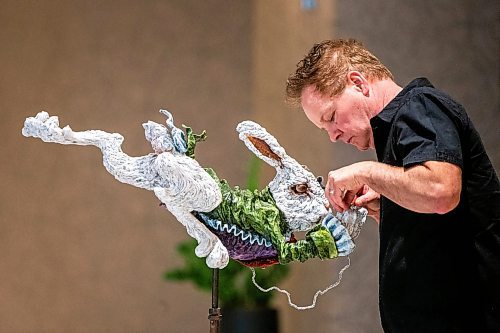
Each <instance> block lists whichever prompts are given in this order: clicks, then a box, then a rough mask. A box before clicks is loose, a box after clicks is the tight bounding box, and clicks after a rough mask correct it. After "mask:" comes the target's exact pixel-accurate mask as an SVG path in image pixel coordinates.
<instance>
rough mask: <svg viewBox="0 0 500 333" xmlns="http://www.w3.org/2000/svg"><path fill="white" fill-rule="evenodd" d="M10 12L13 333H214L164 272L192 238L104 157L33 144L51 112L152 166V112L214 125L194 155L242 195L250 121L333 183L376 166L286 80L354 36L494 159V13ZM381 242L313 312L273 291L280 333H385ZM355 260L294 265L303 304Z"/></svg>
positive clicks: (183, 6) (5, 268) (282, 5)
mask: <svg viewBox="0 0 500 333" xmlns="http://www.w3.org/2000/svg"><path fill="white" fill-rule="evenodd" d="M0 4H1V7H0V8H1V10H0V22H2V23H1V27H2V29H0V45H1V49H0V50H1V51H0V66H1V72H0V73H1V75H0V116H1V118H0V119H1V122H0V140H1V141H0V142H1V144H0V156H2V162H3V163H1V164H0V174H1V175H2V176H3V177H2V191H0V263H1V266H0V299H1V301H0V331H1V332H204V331H207V330H208V320H207V319H206V317H207V312H208V307H209V305H210V296H209V295H208V294H204V293H200V292H198V291H197V290H195V289H194V288H193V287H191V286H190V285H188V284H177V283H170V282H165V281H163V280H162V278H161V276H162V273H163V272H164V271H165V270H167V269H168V268H171V267H174V266H176V265H178V264H179V263H180V259H179V258H178V256H177V255H176V253H175V245H176V244H177V243H178V242H180V241H182V240H184V239H186V238H187V237H188V236H187V234H186V232H185V230H184V229H183V228H182V226H181V225H180V224H179V223H178V222H177V221H175V219H174V218H173V217H172V216H171V215H170V214H169V213H168V212H165V211H163V210H162V209H160V208H159V207H158V202H157V199H156V198H155V197H154V196H153V194H152V193H149V192H147V191H144V190H140V189H137V188H133V187H131V186H128V185H124V184H121V183H118V182H117V181H115V180H114V179H113V178H112V177H111V176H110V175H109V174H107V173H106V172H105V170H104V168H103V167H102V164H101V158H100V154H99V152H98V150H97V149H95V148H90V147H75V146H72V147H67V146H60V145H55V144H44V143H41V142H40V141H37V140H34V139H27V138H24V137H22V136H21V134H20V129H21V127H22V123H23V121H24V118H25V117H27V116H30V115H34V114H36V113H37V112H38V111H40V110H45V111H48V112H49V113H51V114H56V115H59V116H60V121H61V125H66V124H70V125H72V127H73V128H74V129H75V130H83V129H90V128H100V129H104V130H107V131H113V132H119V133H121V134H123V135H124V136H125V143H124V150H125V151H126V152H128V153H130V154H131V155H140V154H146V153H148V152H149V147H148V145H147V142H146V141H145V139H144V135H143V131H142V127H141V126H140V124H141V123H142V122H144V121H147V120H149V119H151V120H154V121H158V122H160V121H162V117H160V114H159V113H158V112H157V111H158V109H159V108H167V109H169V110H171V111H172V112H173V113H174V116H175V117H176V121H177V123H185V124H187V125H190V126H192V127H193V128H194V129H195V130H202V129H207V131H208V134H209V138H208V141H207V142H205V143H202V144H200V146H199V149H198V151H197V158H198V160H199V161H200V162H201V163H202V164H203V165H206V166H213V167H214V168H216V169H217V171H218V173H219V174H220V175H221V176H223V177H225V178H227V179H228V180H229V181H230V182H231V183H232V184H235V185H236V184H241V185H243V184H244V181H245V172H246V168H247V161H248V159H249V158H250V153H249V152H248V151H247V150H246V148H245V147H244V146H243V145H242V144H241V143H240V141H239V140H238V139H237V136H236V134H235V131H234V128H235V126H236V124H237V123H238V122H239V121H241V120H244V119H249V118H252V119H255V120H257V121H259V122H260V123H262V124H263V125H264V126H265V127H267V128H268V129H269V130H270V131H271V132H272V133H273V134H275V135H276V137H277V138H278V139H279V140H280V142H281V143H282V144H283V146H284V147H285V148H286V149H287V151H288V152H289V153H290V155H292V156H293V157H295V158H296V159H297V160H299V161H300V162H302V163H304V164H306V165H308V166H309V168H310V169H311V170H313V171H314V172H315V173H317V174H318V175H320V174H323V175H325V174H326V173H327V172H328V170H329V169H331V168H335V167H339V166H342V165H345V164H348V163H350V162H354V161H357V160H360V159H373V158H374V155H373V153H366V154H360V153H358V152H356V151H355V150H354V149H353V148H350V147H345V146H343V145H341V144H339V145H331V144H329V143H328V141H327V138H326V136H325V135H324V134H323V133H321V132H320V131H319V130H316V129H314V128H313V127H312V126H311V125H309V124H308V123H307V121H306V118H305V117H304V116H303V115H302V114H301V113H300V112H298V111H293V110H292V111H291V110H288V109H286V108H285V106H284V104H283V94H282V91H283V84H284V81H285V79H286V76H287V75H288V73H289V72H290V71H292V70H293V68H294V66H295V63H296V62H297V61H298V60H299V58H300V57H301V56H302V55H303V54H305V53H306V52H307V50H308V49H309V47H310V46H311V45H312V43H313V42H315V41H317V40H320V39H324V38H331V37H334V36H344V37H345V36H354V37H358V38H360V39H362V40H364V41H365V43H366V44H367V45H368V46H370V47H371V48H372V49H374V50H375V53H376V54H378V55H379V56H380V57H381V59H382V60H383V61H385V62H386V63H387V64H388V65H389V66H390V67H391V68H392V69H393V71H394V74H395V75H396V77H398V81H399V82H400V83H402V84H404V83H406V82H407V81H408V80H409V79H411V78H412V77H414V76H419V75H427V76H428V77H429V78H430V79H431V80H433V81H434V82H435V83H436V85H438V86H439V87H442V88H443V89H445V90H447V91H449V92H450V93H451V94H452V95H454V96H457V98H458V99H459V100H461V101H462V102H463V103H464V104H465V106H466V107H467V108H468V110H469V112H470V114H471V117H472V118H473V120H474V121H475V122H476V124H477V127H478V129H479V130H480V132H481V133H482V134H483V139H484V141H485V145H486V146H487V148H488V149H489V152H490V155H491V156H492V159H493V161H494V163H495V166H496V167H497V170H498V167H499V165H500V159H499V158H500V153H499V152H498V149H496V146H495V145H496V144H497V142H498V139H499V136H498V130H497V129H498V126H499V117H498V86H499V85H498V75H492V74H491V73H498V57H497V56H495V55H497V54H498V21H497V18H496V16H495V13H496V12H498V10H497V7H495V5H494V2H490V1H481V5H480V6H472V5H469V1H465V0H464V1H451V0H449V1H440V2H439V4H436V3H435V2H434V1H427V0H424V1H423V6H420V5H417V4H416V3H415V2H413V1H395V0H391V1H387V2H385V1H384V2H383V4H382V3H381V4H379V5H375V2H373V1H369V0H366V1H348V0H338V1H327V0H323V1H318V7H317V8H316V9H315V10H313V11H303V10H301V9H300V2H299V1H298V0H297V1H286V0H280V1H272V2H270V1H264V0H258V1H251V2H250V1H231V2H229V1H222V0H210V1H194V0H193V1H182V0H178V1H142V2H137V1H128V0H126V1H119V2H118V1H117V2H114V1H72V2H69V1H14V0H12V1H6V0H3V1H0ZM419 4H422V2H419ZM422 8H425V9H426V10H423V9H422ZM429 15H431V17H434V18H436V19H435V20H431V21H429V20H426V21H425V22H426V24H422V23H421V22H424V18H425V19H427V16H429ZM271 176H272V172H271V170H270V169H267V170H266V172H265V179H264V180H263V183H265V182H266V181H268V180H269V177H271ZM377 236H378V234H377V228H376V226H375V224H374V223H373V222H372V221H369V223H367V225H366V227H365V228H364V230H363V232H362V234H361V236H360V238H359V241H358V248H357V250H356V252H355V253H354V255H353V256H352V267H351V268H350V269H349V270H348V271H346V273H345V274H344V280H343V282H342V284H341V285H340V286H339V287H338V288H337V289H335V290H334V291H331V292H330V293H329V294H327V295H325V296H323V297H320V299H319V300H318V305H317V307H316V308H315V309H314V310H309V311H303V312H297V311H296V310H292V309H290V308H289V307H288V306H287V305H286V301H285V298H284V296H281V295H278V296H277V297H276V300H277V302H276V304H277V306H278V307H279V308H280V310H281V313H282V323H281V324H282V328H283V332H287V333H289V332H290V333H294V332H303V331H306V330H310V331H314V332H320V333H321V332H332V331H337V330H338V331H343V332H380V331H381V329H380V323H379V319H378V308H377V257H378V254H377V252H378V248H377V242H378V239H377ZM343 263H344V262H341V261H335V262H328V263H326V262H318V261H312V262H308V263H305V264H294V265H293V270H292V274H291V276H290V278H289V279H288V280H287V281H286V282H284V283H283V285H282V286H283V287H285V288H286V289H288V290H290V291H291V292H292V295H293V296H294V301H296V302H297V303H300V304H308V303H310V301H311V297H312V295H313V294H314V292H315V291H316V290H317V289H318V288H322V287H325V286H326V285H328V284H330V283H331V282H332V280H333V279H335V278H336V274H337V272H338V271H339V269H340V267H341V266H342V264H343ZM222 283H223V281H222ZM256 292H258V291H257V290H256Z"/></svg>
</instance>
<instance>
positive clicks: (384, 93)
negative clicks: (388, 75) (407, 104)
mask: <svg viewBox="0 0 500 333" xmlns="http://www.w3.org/2000/svg"><path fill="white" fill-rule="evenodd" d="M371 86H372V91H373V92H374V97H375V102H374V108H373V109H372V117H375V116H376V115H377V114H379V113H380V112H382V110H383V109H384V108H385V107H386V106H387V104H389V102H390V101H392V100H393V99H394V97H396V96H397V95H398V94H399V93H400V92H401V90H403V88H401V87H400V86H398V85H397V84H396V83H395V82H394V81H392V80H390V79H384V80H378V81H374V82H372V83H371Z"/></svg>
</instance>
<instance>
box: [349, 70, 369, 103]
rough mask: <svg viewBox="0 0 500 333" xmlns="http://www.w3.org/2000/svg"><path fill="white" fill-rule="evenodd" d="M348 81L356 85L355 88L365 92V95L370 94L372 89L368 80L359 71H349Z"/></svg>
mask: <svg viewBox="0 0 500 333" xmlns="http://www.w3.org/2000/svg"><path fill="white" fill-rule="evenodd" d="M347 81H348V82H349V83H350V84H352V85H353V86H354V88H355V89H356V90H358V91H360V92H362V93H363V95H365V96H367V97H368V96H369V94H370V89H369V87H368V80H367V79H366V78H365V77H364V76H363V74H361V73H360V72H358V71H350V72H349V73H347Z"/></svg>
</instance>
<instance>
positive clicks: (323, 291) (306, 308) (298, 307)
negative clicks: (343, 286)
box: [250, 257, 351, 310]
mask: <svg viewBox="0 0 500 333" xmlns="http://www.w3.org/2000/svg"><path fill="white" fill-rule="evenodd" d="M347 260H348V263H347V264H346V265H345V266H344V267H342V269H341V270H340V272H339V275H338V279H337V281H336V282H335V283H333V284H331V285H329V286H328V287H327V288H326V289H324V290H318V291H317V292H316V294H314V298H313V302H312V304H310V305H306V306H299V305H296V304H295V303H293V302H292V296H291V295H290V293H289V292H288V291H286V290H283V289H280V288H278V287H275V286H273V287H270V288H267V289H265V288H262V287H261V286H259V284H258V283H257V282H256V281H255V269H254V268H253V267H250V269H251V270H252V282H253V284H254V285H255V286H256V287H257V288H258V289H259V290H260V291H262V292H265V293H267V292H270V291H271V290H276V291H279V292H280V293H282V294H286V296H287V298H288V304H289V305H290V306H291V307H293V308H295V309H297V310H309V309H312V308H314V307H315V306H316V299H317V298H318V296H319V295H324V294H326V293H327V292H328V291H329V290H331V289H333V288H335V287H336V286H338V285H339V283H340V281H341V280H342V274H344V271H345V270H346V269H348V268H349V266H351V258H349V257H347Z"/></svg>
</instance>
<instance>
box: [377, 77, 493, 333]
mask: <svg viewBox="0 0 500 333" xmlns="http://www.w3.org/2000/svg"><path fill="white" fill-rule="evenodd" d="M371 126H372V129H373V135H374V140H375V148H376V151H377V157H378V160H379V161H380V162H383V163H386V164H390V165H393V166H399V167H404V168H409V167H411V166H413V165H416V164H422V163H423V162H425V161H443V162H449V163H453V164H455V165H458V166H459V167H460V168H461V169H462V192H461V198H460V203H459V205H458V206H457V207H456V208H455V209H454V210H452V211H451V212H449V213H447V214H442V215H440V214H422V213H416V212H412V211H410V210H407V209H405V208H402V207H400V206H398V205H397V204H396V203H394V202H392V201H390V200H389V199H387V198H385V197H381V201H380V208H381V210H380V267H379V269H380V272H379V274H380V290H379V293H380V312H381V319H382V325H383V327H384V330H385V331H386V332H404V333H406V332H490V331H491V332H493V331H495V332H500V183H499V181H498V177H497V175H496V173H495V170H494V168H493V167H492V165H491V162H490V160H489V158H488V156H487V154H486V152H485V150H484V147H483V144H482V142H481V139H480V137H479V134H478V133H477V131H476V130H475V129H474V126H473V125H472V122H471V120H470V119H469V117H468V116H467V114H466V112H465V111H464V109H463V107H462V106H461V105H460V104H458V103H457V102H455V101H453V100H452V99H451V98H450V97H449V96H447V95H446V94H444V93H443V92H441V91H439V90H437V89H435V88H434V87H433V86H432V85H431V83H430V82H429V81H428V80H427V79H424V78H421V79H416V80H414V81H412V82H411V83H410V84H409V85H408V86H406V87H405V88H404V89H403V90H402V91H401V92H400V93H399V94H398V95H397V96H396V97H395V98H394V99H393V100H392V101H391V102H390V103H389V104H388V105H387V106H386V107H385V108H384V109H383V110H382V111H381V113H379V114H378V115H377V116H375V117H374V118H372V119H371Z"/></svg>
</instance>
